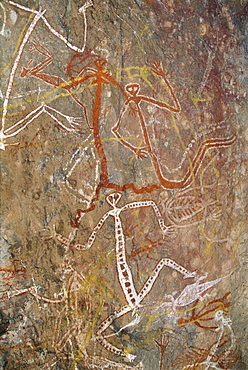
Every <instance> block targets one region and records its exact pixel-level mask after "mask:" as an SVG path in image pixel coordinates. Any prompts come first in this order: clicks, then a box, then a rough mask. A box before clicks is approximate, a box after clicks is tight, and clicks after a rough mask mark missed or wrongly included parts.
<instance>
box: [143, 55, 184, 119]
mask: <svg viewBox="0 0 248 370" xmlns="http://www.w3.org/2000/svg"><path fill="white" fill-rule="evenodd" d="M152 72H153V73H155V74H156V75H157V76H161V77H162V79H163V81H164V82H165V84H166V86H167V87H168V89H169V92H170V95H171V97H172V98H173V101H174V104H175V106H174V107H172V106H171V105H169V104H166V103H164V102H161V101H158V100H155V99H153V98H145V99H144V100H146V101H147V102H149V103H152V104H154V105H156V106H158V107H160V108H165V109H167V110H169V111H171V112H174V113H178V112H180V110H181V107H180V103H179V101H178V99H177V97H176V95H175V93H174V90H173V88H172V86H171V84H170V82H169V81H168V80H167V78H166V75H165V72H164V69H163V65H162V63H161V62H158V61H157V62H155V63H153V65H152Z"/></svg>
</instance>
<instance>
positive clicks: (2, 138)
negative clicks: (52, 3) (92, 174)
mask: <svg viewBox="0 0 248 370" xmlns="http://www.w3.org/2000/svg"><path fill="white" fill-rule="evenodd" d="M5 2H6V3H7V4H11V5H13V6H15V7H17V8H19V9H22V10H24V11H27V12H30V13H33V14H34V15H35V16H34V18H33V20H32V21H31V23H30V25H29V27H28V28H27V31H26V32H25V34H24V36H23V38H22V41H21V43H20V45H19V48H18V50H17V53H16V56H15V58H14V62H13V65H12V69H11V72H10V75H9V79H8V84H7V89H6V94H5V98H4V102H3V116H2V127H1V130H0V149H2V150H5V147H6V145H8V144H6V139H8V138H10V137H14V136H16V135H17V134H19V132H20V131H22V130H23V129H24V128H26V127H27V126H28V125H29V124H30V123H31V122H32V121H33V120H34V119H35V118H37V117H38V116H39V115H40V114H41V113H43V112H46V113H48V114H49V116H51V117H52V118H53V119H54V120H55V121H56V122H58V123H59V125H61V126H62V127H63V128H64V129H66V130H67V131H72V130H75V125H78V122H80V121H81V119H79V118H78V117H71V116H68V115H65V114H62V113H61V112H58V111H57V110H56V109H54V108H52V107H49V106H47V105H46V104H41V105H40V106H39V107H37V108H36V109H34V110H33V111H31V112H30V113H29V114H28V115H27V116H26V117H24V118H23V119H21V120H20V121H18V122H16V123H15V124H13V125H12V126H10V127H9V128H8V129H5V122H6V117H7V112H8V105H9V99H10V96H11V92H12V87H13V83H14V78H15V75H16V71H17V68H18V66H19V62H20V59H21V56H22V53H23V50H24V47H25V46H26V44H27V42H28V40H29V38H30V36H31V34H32V32H33V31H34V29H35V27H36V25H37V23H38V21H39V20H40V19H42V21H43V22H44V24H45V26H46V27H47V28H48V30H49V31H50V32H51V33H52V34H53V35H54V36H55V37H57V38H59V39H60V40H61V41H62V42H64V43H65V44H66V45H67V46H68V47H69V48H70V49H72V50H74V51H76V52H80V53H83V51H84V49H85V45H86V37H87V20H86V9H87V8H88V7H90V6H92V5H93V2H92V1H91V0H87V1H86V3H85V4H84V5H83V6H82V7H80V8H79V10H78V12H79V13H80V14H82V15H83V19H84V40H83V46H82V48H78V47H77V46H75V45H73V44H71V43H70V42H69V41H68V40H67V39H66V38H65V37H64V36H63V35H61V34H60V33H59V32H57V31H56V30H55V29H54V28H53V27H52V26H51V25H50V23H49V22H48V21H47V19H46V18H45V16H44V14H45V12H46V10H42V9H41V8H39V10H35V9H30V8H28V7H26V6H23V5H21V4H18V3H15V2H14V1H10V0H5ZM43 52H44V51H43ZM46 63H48V64H49V61H48V60H47V61H46ZM48 64H47V65H48ZM38 69H39V67H38ZM52 112H56V114H58V116H59V119H58V118H57V117H56V115H55V116H54V114H53V113H52ZM63 118H65V119H66V121H67V122H66V124H64V123H63V122H61V121H60V119H62V120H63ZM68 123H69V127H67V124H68ZM71 126H72V127H71Z"/></svg>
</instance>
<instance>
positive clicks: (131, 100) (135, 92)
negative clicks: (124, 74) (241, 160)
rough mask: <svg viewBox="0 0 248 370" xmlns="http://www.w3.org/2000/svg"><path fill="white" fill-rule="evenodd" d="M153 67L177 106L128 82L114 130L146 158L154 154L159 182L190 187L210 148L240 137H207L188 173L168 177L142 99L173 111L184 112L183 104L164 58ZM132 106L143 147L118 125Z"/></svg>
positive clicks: (167, 186) (138, 154)
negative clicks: (167, 73)
mask: <svg viewBox="0 0 248 370" xmlns="http://www.w3.org/2000/svg"><path fill="white" fill-rule="evenodd" d="M152 71H153V72H154V73H155V74H156V75H158V76H161V77H162V78H163V80H164V82H165V83H166V85H167V87H168V89H169V91H170V94H171V96H172V98H173V100H174V103H175V107H172V106H171V105H169V104H166V103H163V102H160V101H158V100H155V99H153V98H149V97H147V96H144V95H139V90H140V86H139V84H129V85H126V92H127V93H128V94H129V97H128V98H127V100H126V102H125V105H124V107H123V109H122V111H121V113H120V116H119V119H118V121H117V122H116V124H115V126H114V127H113V128H112V132H113V134H114V135H115V136H116V137H117V138H118V139H119V140H120V141H121V143H122V144H123V145H124V146H126V147H127V148H129V149H130V150H132V151H133V152H134V153H135V154H136V155H137V157H138V158H140V159H143V158H146V157H147V156H149V157H150V158H151V160H152V163H153V166H154V169H155V172H156V175H157V178H158V180H159V182H160V184H161V186H162V187H163V188H165V189H184V188H186V187H188V186H189V185H190V184H191V183H192V182H193V180H194V177H195V175H196V173H197V172H198V170H199V168H200V166H201V162H202V160H203V158H204V156H205V154H206V152H207V151H208V149H210V148H215V147H225V146H229V145H231V144H232V143H234V141H235V140H236V136H235V135H233V136H231V137H230V138H215V139H210V140H206V141H205V142H203V143H202V144H201V146H200V148H199V149H198V151H197V153H196V155H195V157H194V158H193V160H192V161H191V163H190V167H189V169H188V171H187V172H186V174H185V176H184V178H183V179H182V180H179V181H173V180H168V179H166V178H165V177H164V175H163V173H162V170H161V167H160V163H159V160H158V158H157V156H156V154H155V152H154V150H153V148H152V145H151V142H150V138H149V133H148V131H147V126H146V122H145V118H144V116H143V114H142V110H141V107H140V103H141V102H143V101H144V102H147V103H151V104H153V105H155V106H157V107H160V108H163V109H166V110H169V111H170V112H173V113H178V112H180V110H181V108H180V104H179V102H178V100H177V98H176V96H175V93H174V91H173V89H172V87H171V85H170V83H169V81H168V80H167V78H166V76H165V73H164V70H163V66H162V64H161V63H160V62H156V63H154V64H153V67H152ZM130 108H131V109H132V111H134V112H135V113H136V114H137V117H138V119H139V122H140V126H141V129H142V132H143V137H144V142H145V146H143V147H141V148H139V147H135V146H133V145H131V144H130V143H128V142H127V141H126V140H125V139H124V138H122V136H121V135H120V134H119V132H118V129H119V127H120V124H121V121H122V118H123V116H124V115H125V113H126V112H127V110H128V109H130Z"/></svg>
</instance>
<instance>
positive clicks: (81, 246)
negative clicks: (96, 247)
mask: <svg viewBox="0 0 248 370" xmlns="http://www.w3.org/2000/svg"><path fill="white" fill-rule="evenodd" d="M109 213H110V212H107V213H105V215H103V217H102V218H101V219H100V221H99V222H98V224H97V225H96V226H95V227H94V229H93V231H92V233H91V234H90V236H89V238H88V240H87V242H86V243H85V244H79V243H78V244H71V240H70V239H68V238H66V237H64V236H62V235H61V234H58V233H56V231H55V229H54V231H53V232H52V234H51V236H50V238H52V239H54V240H57V241H58V242H59V243H61V244H62V245H64V246H68V245H70V246H71V248H73V249H76V250H79V251H80V250H85V249H89V248H91V247H92V245H93V243H94V241H95V239H96V235H97V233H98V231H99V230H100V229H101V228H102V226H103V224H104V222H105V221H106V220H107V218H108V217H109Z"/></svg>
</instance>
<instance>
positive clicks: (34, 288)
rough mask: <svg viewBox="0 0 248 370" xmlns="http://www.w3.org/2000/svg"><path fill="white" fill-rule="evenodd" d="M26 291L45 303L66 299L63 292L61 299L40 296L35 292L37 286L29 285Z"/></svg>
mask: <svg viewBox="0 0 248 370" xmlns="http://www.w3.org/2000/svg"><path fill="white" fill-rule="evenodd" d="M28 292H29V293H30V294H31V295H32V296H33V297H35V298H36V299H38V300H39V301H43V302H46V303H63V302H65V300H66V299H67V294H66V293H64V295H63V297H62V298H61V299H50V298H46V297H42V296H40V295H39V294H38V293H37V287H36V286H31V287H30V288H29V289H28Z"/></svg>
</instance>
